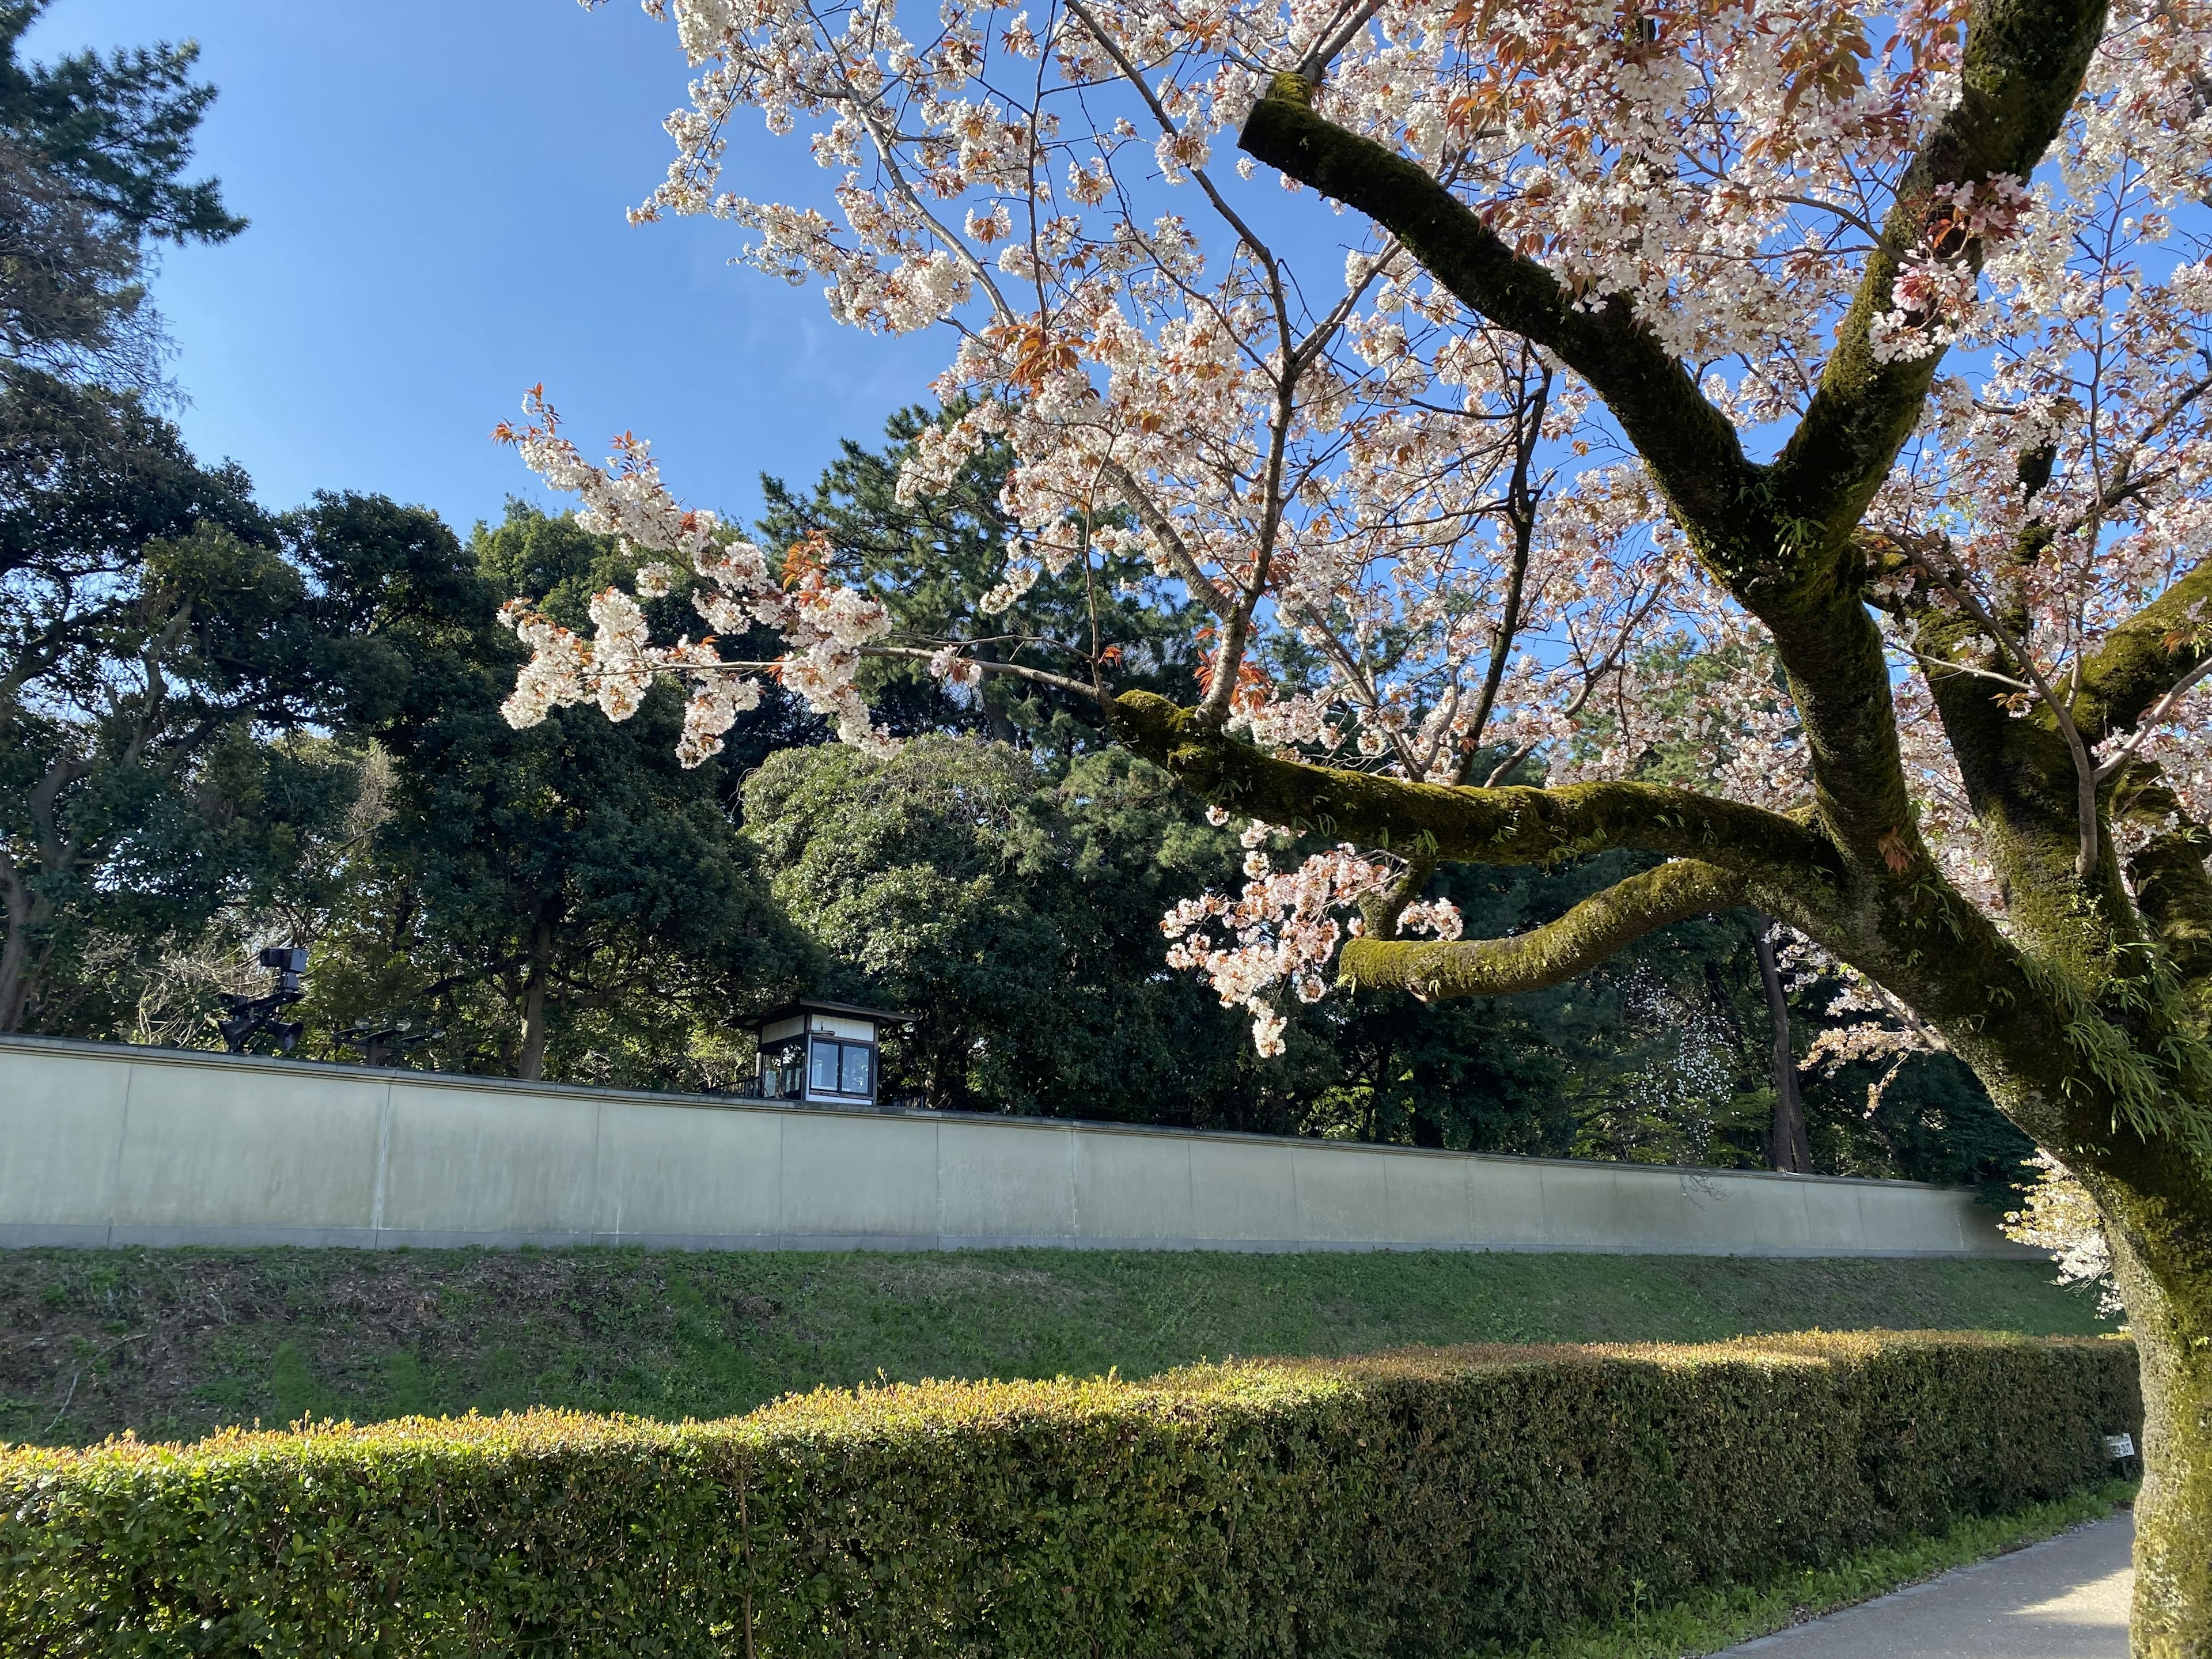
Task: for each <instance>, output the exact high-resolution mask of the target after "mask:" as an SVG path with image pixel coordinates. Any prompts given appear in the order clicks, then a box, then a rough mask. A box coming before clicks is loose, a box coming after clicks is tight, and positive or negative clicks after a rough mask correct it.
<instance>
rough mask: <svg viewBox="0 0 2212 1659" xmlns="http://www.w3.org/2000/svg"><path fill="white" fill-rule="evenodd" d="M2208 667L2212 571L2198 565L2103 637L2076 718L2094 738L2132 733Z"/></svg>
mask: <svg viewBox="0 0 2212 1659" xmlns="http://www.w3.org/2000/svg"><path fill="white" fill-rule="evenodd" d="M2208 663H2212V566H2206V565H2199V566H2198V567H2197V568H2196V569H2194V570H2192V571H2191V572H2190V573H2189V574H2187V575H2185V576H2184V577H2183V578H2182V579H2181V580H2179V581H2177V582H2175V583H2174V584H2173V585H2172V586H2171V587H2169V588H2167V589H2166V592H2163V593H2161V594H2160V595H2159V597H2158V598H2157V599H2154V600H2152V601H2151V602H2150V603H2149V604H2148V605H2145V606H2144V607H2143V608H2142V610H2141V611H2137V612H2136V614H2135V615H2134V616H2132V617H2129V618H2128V619H2127V621H2125V622H2124V623H2121V624H2120V625H2119V626H2118V628H2115V629H2113V630H2112V632H2111V633H2110V634H2109V635H2106V639H2105V642H2104V644H2103V645H2102V646H2100V647H2098V650H2097V652H2096V654H2095V655H2093V657H2091V658H2090V659H2089V661H2088V663H2087V666H2086V667H2085V668H2084V669H2083V671H2082V675H2081V697H2080V699H2079V701H2078V702H2077V703H2076V705H2075V719H2076V720H2078V721H2079V722H2080V724H2081V728H2082V730H2083V731H2084V732H2089V733H2091V734H2093V737H2094V738H2097V739H2100V740H2101V739H2103V738H2108V737H2112V736H2115V735H2118V734H2120V733H2124V732H2132V731H2133V730H2134V729H2135V727H2136V723H2137V722H2138V721H2139V720H2142V718H2143V716H2144V715H2145V714H2148V713H2151V712H2153V711H2154V710H2155V709H2156V708H2158V706H2159V704H2160V702H2162V701H2163V700H2164V699H2165V698H2166V696H2167V694H2168V693H2170V692H2172V691H2173V690H2175V688H2177V687H2179V686H2183V685H2185V684H2188V683H2189V682H2190V681H2191V680H2192V679H2193V678H2196V677H2197V675H2198V674H2200V673H2202V672H2203V670H2204V669H2205V667H2206V665H2207V664H2208Z"/></svg>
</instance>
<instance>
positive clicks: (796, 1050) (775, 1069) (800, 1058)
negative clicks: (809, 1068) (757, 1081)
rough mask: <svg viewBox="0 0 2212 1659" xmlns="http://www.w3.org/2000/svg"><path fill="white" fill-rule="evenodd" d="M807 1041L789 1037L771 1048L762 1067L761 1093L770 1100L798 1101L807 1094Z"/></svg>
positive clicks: (801, 1038) (803, 1038) (799, 1037)
mask: <svg viewBox="0 0 2212 1659" xmlns="http://www.w3.org/2000/svg"><path fill="white" fill-rule="evenodd" d="M805 1066H806V1039H805V1037H803V1036H795V1037H787V1038H786V1039H785V1040H784V1041H782V1042H779V1043H776V1044H775V1045H774V1046H773V1047H771V1048H769V1051H768V1053H767V1055H766V1056H765V1058H764V1060H763V1065H762V1066H761V1092H762V1093H763V1095H766V1096H767V1097H769V1099H770V1100H796V1099H798V1098H799V1096H800V1095H801V1094H803V1093H805V1090H804V1089H803V1088H802V1087H801V1084H800V1080H801V1079H803V1078H804V1077H805Z"/></svg>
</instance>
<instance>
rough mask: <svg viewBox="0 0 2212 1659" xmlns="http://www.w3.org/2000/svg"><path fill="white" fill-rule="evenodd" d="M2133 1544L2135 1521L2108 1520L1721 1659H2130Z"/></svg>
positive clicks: (1735, 1650)
mask: <svg viewBox="0 0 2212 1659" xmlns="http://www.w3.org/2000/svg"><path fill="white" fill-rule="evenodd" d="M2135 1535H2136V1533H2135V1518H2134V1517H2133V1516H2116V1517H2114V1518H2113V1519H2112V1520H2110V1521H2100V1522H2096V1523H2095V1524H2093V1525H2092V1526H2087V1527H2083V1528H2081V1529H2080V1530H2079V1531H2076V1532H2069V1533H2068V1534H2065V1535H2064V1536H2063V1537H2060V1538H2053V1539H2051V1540H2050V1541H2048V1542H2046V1543H2042V1544H2036V1545H2033V1546H2031V1547H2029V1548H2027V1549H2024V1550H2018V1551H2015V1553H2012V1554H2010V1555H2001V1556H1999V1557H1998V1558H1997V1559H1996V1560H1994V1561H1984V1562H1982V1563H1981V1564H1980V1565H1977V1566H1972V1567H1961V1568H1960V1569H1959V1570H1958V1571H1956V1572H1948V1573H1945V1574H1944V1575H1943V1576H1942V1577H1941V1578H1934V1579H1930V1580H1929V1582H1928V1583H1924V1584H1915V1585H1914V1586H1913V1587H1912V1588H1911V1589H1905V1590H1899V1591H1898V1592H1897V1594H1896V1595H1885V1596H1883V1597H1882V1598H1881V1600H1880V1601H1868V1602H1866V1603H1864V1604H1863V1605H1861V1606H1859V1607H1848V1608H1846V1609H1844V1611H1843V1612H1841V1613H1831V1614H1829V1615H1828V1617H1826V1619H1816V1620H1814V1621H1813V1622H1812V1623H1811V1624H1809V1625H1799V1626H1796V1627H1795V1628H1794V1629H1790V1630H1785V1631H1779V1632H1776V1633H1775V1634H1774V1635H1772V1636H1762V1637H1760V1638H1759V1640H1757V1641H1756V1642H1747V1643H1745V1644H1743V1645H1742V1646H1741V1647H1735V1648H1730V1649H1729V1650H1728V1653H1727V1655H1724V1656H1721V1659H1733V1656H1735V1655H1738V1654H1745V1655H1749V1654H1757V1655H1759V1659H2127V1653H2128V1598H2129V1596H2130V1595H2131V1594H2133V1592H2134V1589H2135V1572H2134V1570H2133V1569H2132V1568H2130V1566H2129V1565H2128V1559H2129V1551H2130V1548H2132V1547H2133V1545H2134V1542H2135Z"/></svg>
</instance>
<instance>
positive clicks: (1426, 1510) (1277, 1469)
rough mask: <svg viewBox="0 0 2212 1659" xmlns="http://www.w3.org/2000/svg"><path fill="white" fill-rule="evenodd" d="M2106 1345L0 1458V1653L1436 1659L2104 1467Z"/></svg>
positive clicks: (1867, 1352) (1059, 1396)
mask: <svg viewBox="0 0 2212 1659" xmlns="http://www.w3.org/2000/svg"><path fill="white" fill-rule="evenodd" d="M2139 1413H2140V1407H2139V1405H2138V1403H2137V1395H2136V1362H2135V1353H2134V1350H2133V1348H2132V1346H2130V1345H2129V1344H2127V1343H2125V1342H2124V1341H2114V1340H2093V1339H2080V1340H2028V1339H2004V1338H1996V1337H1974V1336H1958V1335H1887V1334H1865V1335H1855V1336H1822V1335H1812V1336H1804V1337H1790V1338H1781V1339H1763V1340H1747V1341H1741V1342H1734V1343H1725V1344H1719V1345H1716V1346H1709V1347H1650V1348H1536V1349H1517V1350H1501V1349H1484V1350H1446V1351H1424V1352H1407V1353H1396V1354H1386V1355H1381V1356H1377V1357H1375V1358H1368V1359H1358V1360H1351V1361H1337V1362H1319V1361H1316V1362H1309V1363H1278V1362H1262V1363H1256V1364H1250V1363H1248V1364H1229V1365H1220V1366H1206V1367H1200V1368H1198V1369H1195V1370H1188V1371H1183V1372H1179V1373H1176V1374H1175V1375H1172V1376H1167V1377H1164V1378H1162V1379H1159V1380H1158V1381H1155V1382H1152V1383H1122V1382H1117V1381H1115V1380H1113V1379H1111V1378H1108V1379H1103V1380H1097V1381H1092V1382H1087V1383H1076V1382H1068V1381H1061V1382H1057V1383H981V1384H966V1383H942V1384H939V1383H927V1384H923V1385H921V1386H920V1387H896V1388H886V1389H867V1390H864V1391H862V1392H860V1393H858V1394H848V1393H830V1392H826V1391H825V1392H822V1393H817V1394H813V1395H802V1396H794V1397H793V1398H791V1399H788V1400H786V1401H781V1402H779V1403H778V1404H776V1405H774V1406H770V1407H765V1408H763V1410H761V1411H758V1412H756V1413H752V1414H751V1415H750V1416H748V1417H744V1418H738V1419H732V1420H729V1421H726V1422H720V1423H706V1424H684V1425H680V1426H671V1425H663V1424H658V1423H651V1422H645V1421H640V1420H637V1419H620V1418H595V1417H586V1416H579V1415H571V1414H566V1413H530V1414H527V1415H524V1416H520V1417H502V1418H495V1419H494V1418H477V1417H470V1418H466V1419H441V1420H427V1419H413V1420H409V1421H404V1422H398V1423H391V1424H385V1425H379V1426H376V1427H372V1428H365V1429H356V1428H353V1427H350V1426H346V1425H338V1426H335V1427H326V1426H321V1425H313V1426H309V1427H307V1428H304V1429H301V1430H299V1431H295V1432H292V1433H286V1434H262V1433H253V1434H246V1433H231V1434H225V1435H221V1436H217V1437H215V1438H213V1439H210V1440H207V1441H204V1442H203V1443H200V1444H198V1445H197V1446H191V1447H185V1448H173V1447H155V1446H145V1445H140V1444H138V1443H135V1442H131V1441H118V1442H111V1443H108V1444H106V1445H105V1446H100V1447H96V1448H94V1449H89V1450H86V1451H82V1452H69V1451H53V1450H43V1449H15V1450H11V1451H7V1452H4V1453H0V1504H4V1506H5V1511H4V1513H0V1652H4V1653H6V1654H9V1655H15V1654H24V1653H36V1654H39V1655H42V1656H44V1655H55V1656H62V1655H118V1656H119V1655H138V1654H156V1653H159V1654H201V1653H209V1654H214V1653H221V1654H247V1653H252V1654H271V1655H313V1656H324V1655H372V1654H374V1655H386V1654H389V1655H433V1654H435V1655H449V1654H450V1655H455V1656H459V1655H477V1654H483V1653H498V1654H506V1653H516V1654H522V1653H543V1654H546V1655H562V1656H567V1655H572V1654H573V1655H599V1654H624V1655H693V1654H699V1655H707V1654H717V1655H720V1654H727V1655H732V1656H746V1655H753V1656H757V1659H790V1656H795V1655H802V1654H803V1655H823V1656H829V1655H836V1656H841V1659H842V1656H848V1655H854V1654H861V1653H872V1654H887V1655H894V1654H895V1655H920V1654H963V1655H967V1654H972V1655H976V1656H984V1655H989V1656H1002V1655H1003V1656H1021V1655H1034V1656H1043V1659H1073V1656H1075V1655H1078V1654H1082V1655H1093V1654H1133V1655H1134V1654H1141V1655H1146V1656H1152V1655H1168V1654H1189V1655H1194V1656H1195V1655H1207V1656H1215V1655H1251V1656H1255V1659H1258V1656H1267V1659H1279V1656H1282V1655H1286V1654H1313V1655H1329V1656H1358V1655H1366V1654H1376V1655H1383V1654H1389V1655H1416V1654H1437V1655H1457V1654H1462V1653H1464V1652H1465V1651H1466V1650H1468V1648H1470V1647H1472V1646H1474V1645H1477V1644H1481V1643H1483V1642H1485V1641H1492V1640H1525V1639H1527V1638H1531V1637H1534V1636H1536V1635H1539V1634H1541V1633H1543V1632H1547V1631H1552V1630H1556V1629H1559V1628H1560V1627H1562V1626H1565V1625H1566V1624H1568V1623H1570V1622H1571V1621H1573V1620H1577V1619H1583V1618H1604V1617H1608V1616H1612V1615H1613V1614H1616V1613H1625V1612H1626V1610H1627V1609H1628V1608H1629V1607H1630V1606H1631V1605H1632V1603H1633V1602H1634V1601H1636V1600H1637V1599H1638V1597H1641V1598H1643V1599H1644V1600H1645V1601H1664V1600H1668V1599H1671V1598H1673V1597H1675V1596H1678V1595H1682V1594H1684V1593H1686V1592H1688V1591H1691V1590H1693V1589H1698V1588H1699V1587H1702V1586H1706V1585H1711V1584H1715V1583H1724V1582H1730V1581H1739V1582H1740V1581H1747V1580H1754V1579H1758V1578H1760V1577H1765V1576H1767V1575H1770V1574H1771V1573H1773V1572H1775V1571H1778V1570H1779V1569H1782V1568H1784V1567H1786V1566H1791V1565H1808V1564H1820V1563H1826V1562H1829V1561H1832V1560H1834V1559H1838V1558H1839V1557H1841V1556H1843V1555H1845V1554H1847V1553H1852V1552H1855V1551H1857V1550H1861V1549H1863V1548H1866V1547H1869V1545H1873V1544H1876V1543H1880V1542H1881V1541H1886V1540H1889V1539H1893V1538H1897V1537H1900V1536H1905V1535H1908V1534H1920V1533H1928V1532H1931V1531H1936V1530H1940V1529H1941V1528H1944V1527H1946V1526H1947V1525H1948V1524H1950V1523H1952V1522H1954V1521H1956V1520H1958V1519H1959V1518H1960V1517H1962V1516H1968V1515H1976V1514H1994V1513H1998V1512H2002V1511H2004V1510H2012V1509H2017V1508H2019V1507H2021V1506H2022V1505H2025V1504H2030V1503H2033V1502H2036V1501H2039V1500H2042V1499H2046V1498H2055V1497H2057V1496H2060V1495H2063V1494H2064V1493H2067V1492H2073V1491H2075V1490H2077V1489H2079V1488H2081V1487H2084V1486H2090V1485H2093V1484H2094V1483H2096V1482H2099V1481H2100V1480H2105V1479H2106V1478H2107V1477H2108V1476H2109V1475H2110V1474H2111V1472H2112V1465H2111V1463H2110V1462H2109V1460H2108V1458H2107V1455H2106V1450H2105V1447H2104V1444H2103V1441H2102V1437H2103V1436H2104V1435H2106V1434H2107V1433H2112V1432H2116V1431H2136V1430H2137V1429H2139V1427H2140V1415H2139Z"/></svg>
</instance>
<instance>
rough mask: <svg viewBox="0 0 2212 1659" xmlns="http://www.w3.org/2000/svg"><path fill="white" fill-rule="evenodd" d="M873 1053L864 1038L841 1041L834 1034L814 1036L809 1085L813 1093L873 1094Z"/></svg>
mask: <svg viewBox="0 0 2212 1659" xmlns="http://www.w3.org/2000/svg"><path fill="white" fill-rule="evenodd" d="M875 1055H876V1051H875V1050H874V1049H873V1048H871V1047H869V1045H868V1044H866V1043H865V1042H838V1041H837V1040H836V1038H835V1037H825V1036H817V1037H816V1038H815V1039H814V1061H813V1066H812V1069H811V1072H810V1073H809V1074H808V1079H807V1082H808V1086H809V1087H810V1088H811V1090H812V1091H813V1092H814V1093H816V1094H824V1095H860V1096H869V1095H872V1094H873V1093H874V1092H875V1087H874V1084H875V1077H874V1073H875Z"/></svg>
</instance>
